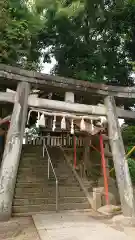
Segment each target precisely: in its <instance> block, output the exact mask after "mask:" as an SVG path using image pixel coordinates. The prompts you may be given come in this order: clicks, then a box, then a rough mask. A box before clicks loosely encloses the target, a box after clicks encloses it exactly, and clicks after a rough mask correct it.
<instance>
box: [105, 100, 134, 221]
mask: <svg viewBox="0 0 135 240" xmlns="http://www.w3.org/2000/svg"><path fill="white" fill-rule="evenodd" d="M105 106H106V113H107V118H108V130H109V139H110V146H111V150H112V155H113V161H114V167H115V171H116V178H117V183H118V188H119V194H120V200H121V206H122V211H123V215H124V216H126V217H135V202H134V196H133V187H132V183H131V178H130V173H129V169H128V163H127V159H126V154H125V149H124V144H123V140H122V136H121V130H120V126H119V122H118V116H117V111H116V104H115V100H114V97H113V96H108V97H106V98H105Z"/></svg>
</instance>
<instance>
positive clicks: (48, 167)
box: [48, 157, 50, 179]
mask: <svg viewBox="0 0 135 240" xmlns="http://www.w3.org/2000/svg"><path fill="white" fill-rule="evenodd" d="M49 178H50V159H49V157H48V179H49Z"/></svg>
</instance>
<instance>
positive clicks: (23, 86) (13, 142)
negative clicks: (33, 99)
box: [0, 82, 30, 220]
mask: <svg viewBox="0 0 135 240" xmlns="http://www.w3.org/2000/svg"><path fill="white" fill-rule="evenodd" d="M29 92H30V87H29V84H28V83H24V82H22V83H20V84H19V85H18V87H17V92H16V96H15V104H14V109H13V113H12V117H11V124H10V128H9V131H8V135H7V140H6V146H5V151H4V154H3V159H2V166H1V170H0V220H8V219H9V218H10V216H11V211H12V200H13V194H14V188H15V183H16V175H17V170H18V165H19V160H20V155H21V150H22V143H23V135H24V129H25V123H26V117H27V107H28V95H29Z"/></svg>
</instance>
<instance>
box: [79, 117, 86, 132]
mask: <svg viewBox="0 0 135 240" xmlns="http://www.w3.org/2000/svg"><path fill="white" fill-rule="evenodd" d="M80 129H81V131H85V130H86V125H85V121H84V118H82V120H81V123H80Z"/></svg>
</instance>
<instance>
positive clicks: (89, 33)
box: [36, 0, 135, 86]
mask: <svg viewBox="0 0 135 240" xmlns="http://www.w3.org/2000/svg"><path fill="white" fill-rule="evenodd" d="M134 5H135V3H134V1H131V0H129V1H115V0H113V1H112V0H106V1H102V0H91V1H89V0H63V1H60V0H53V1H52V0H48V1H42V0H40V1H39V0H37V1H36V7H37V9H38V10H39V12H40V13H41V12H42V15H43V16H44V18H45V19H46V21H45V29H44V30H45V31H43V32H42V34H41V36H40V37H41V38H42V40H43V42H44V44H45V46H47V45H48V46H49V48H48V49H49V50H48V54H46V55H45V60H48V59H49V55H50V54H52V55H54V56H55V58H56V61H57V65H56V66H55V68H54V73H57V74H59V75H62V76H68V77H74V78H79V79H85V80H88V81H95V82H105V83H108V84H110V83H111V84H115V85H116V84H118V85H124V86H127V85H128V86H130V85H133V79H132V78H131V77H130V74H131V71H132V64H131V60H132V59H133V57H132V56H131V52H130V48H129V45H130V44H129V43H130V42H131V38H132V39H133V36H132V34H130V36H129V28H130V29H131V28H132V32H134V24H133V20H132V19H134V17H133V16H132V14H133V13H134V12H135V9H134ZM130 9H132V14H129V13H130ZM126 14H128V18H129V19H128V20H127V19H126V17H125V16H126ZM130 23H132V27H130ZM44 40H45V41H44Z"/></svg>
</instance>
